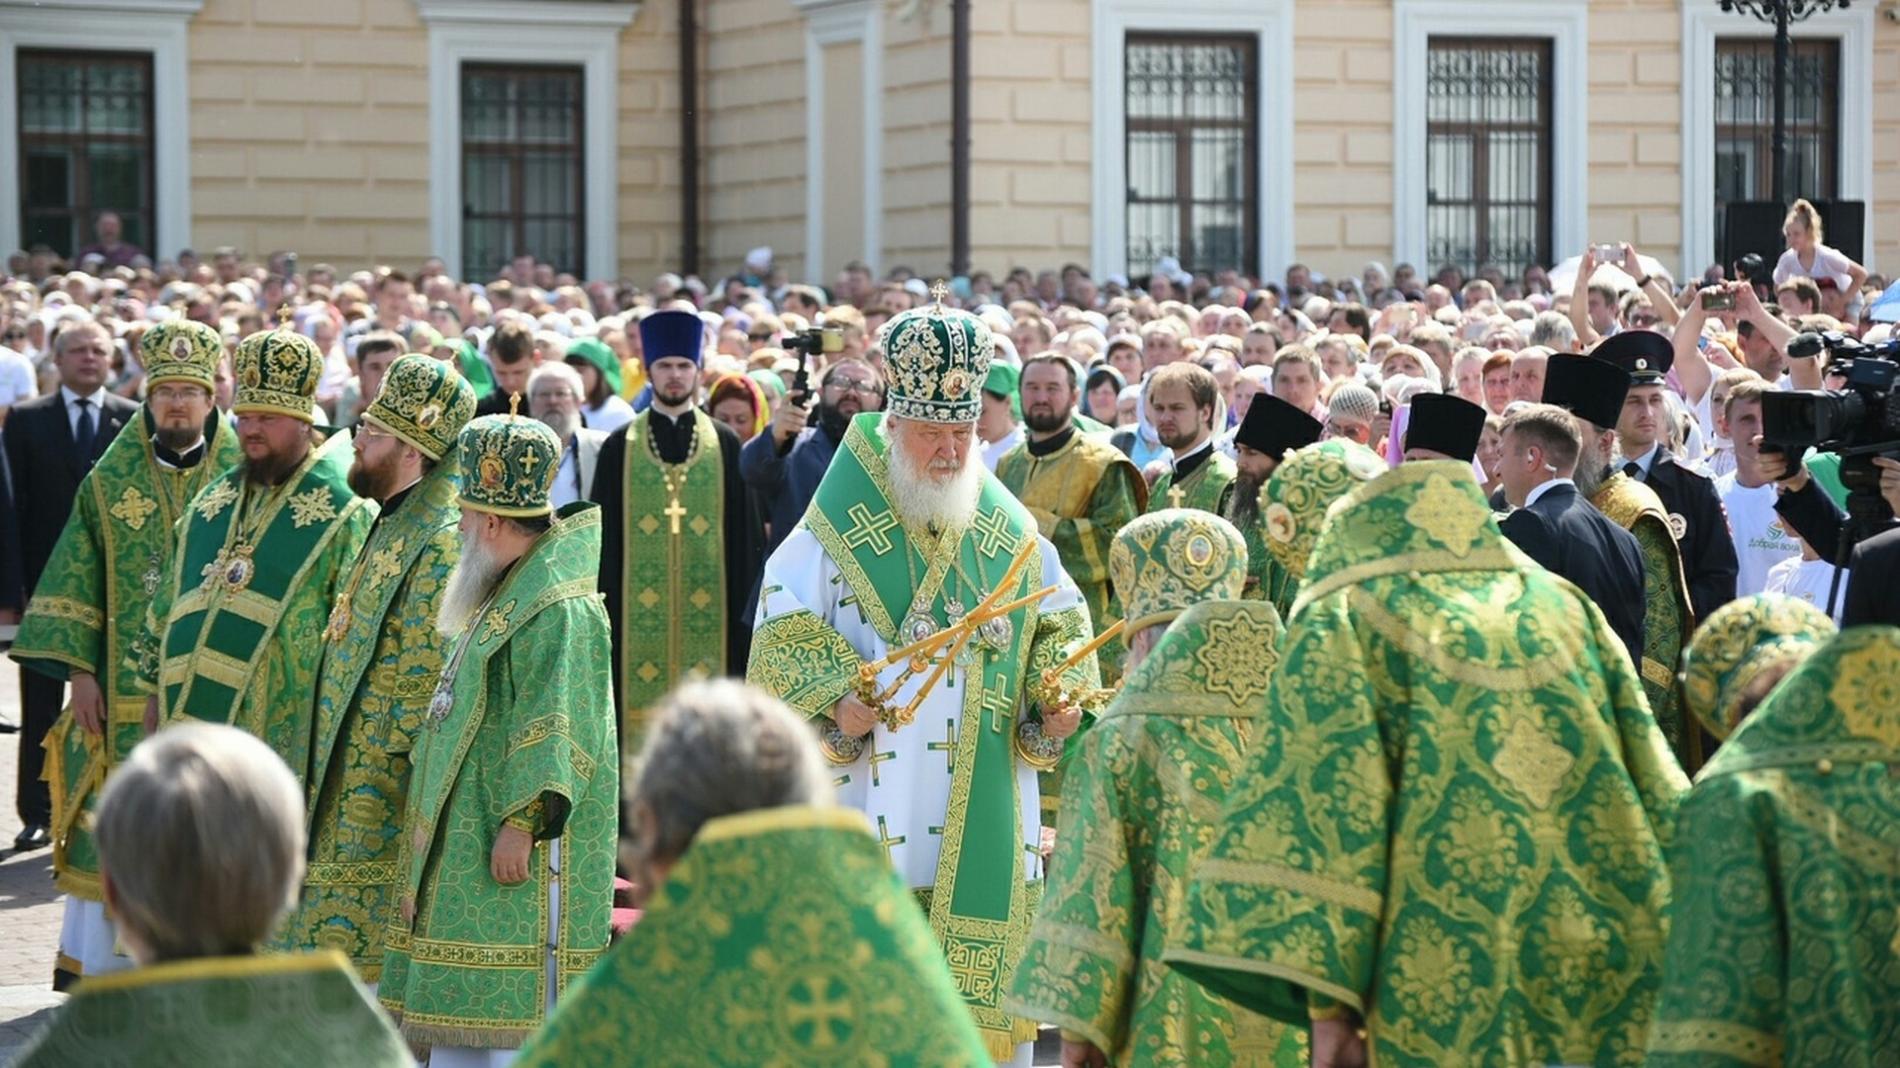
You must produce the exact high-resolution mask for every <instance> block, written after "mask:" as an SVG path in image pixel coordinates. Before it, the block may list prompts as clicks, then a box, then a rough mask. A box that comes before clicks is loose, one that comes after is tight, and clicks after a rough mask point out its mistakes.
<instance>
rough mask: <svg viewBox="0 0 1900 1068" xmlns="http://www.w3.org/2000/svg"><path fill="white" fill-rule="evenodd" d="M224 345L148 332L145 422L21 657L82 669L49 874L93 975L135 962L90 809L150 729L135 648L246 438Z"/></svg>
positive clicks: (82, 962)
mask: <svg viewBox="0 0 1900 1068" xmlns="http://www.w3.org/2000/svg"><path fill="white" fill-rule="evenodd" d="M223 355H224V342H223V340H222V339H221V338H220V337H219V336H218V332H217V331H216V330H213V329H212V328H211V327H208V326H205V325H204V324H202V323H196V322H192V321H191V320H189V319H183V318H179V319H172V320H168V321H166V322H163V323H159V324H156V325H154V326H153V327H152V328H151V329H149V330H147V331H146V332H145V335H144V337H143V338H142V339H141V340H140V342H139V356H140V360H141V362H142V363H143V364H144V365H145V371H146V382H147V386H148V388H147V392H146V403H145V407H144V408H143V409H142V410H141V415H140V423H141V425H142V426H143V427H144V428H145V429H144V433H142V434H121V435H120V436H119V437H117V438H116V439H114V440H113V443H112V444H111V445H110V446H109V447H108V448H107V449H106V451H105V454H104V455H103V456H101V457H99V462H98V463H97V464H95V465H94V466H93V469H92V471H91V472H90V473H89V474H87V476H86V478H85V480H84V481H82V482H81V483H80V485H79V493H78V497H77V499H76V500H75V501H74V502H73V513H72V517H71V518H70V519H68V520H67V522H66V529H65V530H63V531H61V532H60V538H59V541H58V542H57V543H56V544H55V545H54V547H53V554H52V556H51V558H50V559H48V560H47V563H46V570H45V572H43V573H42V574H41V576H40V582H39V585H38V587H36V588H35V590H34V593H33V601H32V603H31V604H29V605H28V606H27V610H26V616H25V618H24V619H22V620H21V621H20V632H19V636H18V637H17V638H15V639H14V642H13V651H12V656H13V659H14V660H15V661H17V662H18V663H19V664H20V665H21V666H22V667H23V668H25V669H26V670H28V671H38V672H40V673H42V674H45V675H51V676H53V677H54V678H62V679H63V678H68V677H70V678H71V679H72V681H73V707H72V708H71V709H70V710H69V712H68V714H66V715H64V716H61V717H60V718H59V721H58V722H57V723H55V724H54V726H53V729H52V730H51V731H50V732H49V733H48V735H47V740H46V767H47V771H46V777H47V781H48V783H49V784H50V785H51V788H52V798H53V825H52V830H53V874H54V878H55V880H56V881H57V883H58V885H59V888H60V889H61V890H63V891H65V892H66V894H67V895H68V896H67V898H66V919H65V922H64V924H63V925H62V929H61V934H60V951H59V952H60V960H59V966H58V972H60V973H65V974H66V975H68V976H77V975H96V974H99V973H101V972H106V971H112V970H114V969H116V968H123V967H126V966H127V965H128V964H129V963H130V962H129V961H128V960H127V959H126V958H125V957H124V956H121V955H119V954H118V953H117V952H115V951H114V947H113V942H114V936H113V932H112V925H111V923H110V922H108V921H107V919H106V916H105V909H104V906H103V905H102V904H101V901H102V898H101V895H100V890H99V858H98V856H97V855H96V853H95V852H94V848H93V841H92V832H91V829H90V827H91V820H92V811H93V804H94V801H95V799H96V798H97V796H98V792H99V788H100V786H102V785H103V784H104V782H105V779H106V777H107V776H108V775H110V774H111V771H112V769H113V768H114V767H116V766H117V765H118V764H119V762H120V761H122V760H124V759H125V755H126V754H127V753H129V752H131V750H132V747H133V746H134V745H137V744H138V742H139V739H141V738H143V737H144V736H145V731H144V727H143V721H144V715H145V694H143V693H141V692H140V690H139V688H138V684H137V678H136V675H135V673H134V672H133V670H132V668H131V665H130V664H129V663H128V662H127V660H126V655H127V652H128V650H129V648H130V647H131V644H132V642H133V641H134V640H135V639H136V638H137V637H138V635H139V633H140V632H141V631H142V630H143V629H144V625H145V608H146V605H147V604H148V603H149V602H150V600H151V598H152V594H153V593H154V592H155V591H156V590H157V589H158V585H159V582H160V581H161V580H162V579H163V578H164V575H165V571H166V569H167V567H168V566H169V565H170V563H171V556H172V544H173V539H174V537H175V536H176V534H177V530H176V524H177V522H178V519H179V517H180V516H181V515H182V514H183V513H184V510H185V504H186V502H188V501H190V500H191V498H192V497H193V496H194V495H195V494H196V493H197V492H198V490H199V489H200V488H201V487H202V486H204V484H205V483H206V482H207V481H209V480H210V479H212V478H213V477H216V476H217V475H219V474H222V473H223V472H224V470H225V469H226V468H228V467H230V466H231V465H232V464H234V463H236V462H237V458H238V447H237V438H236V435H234V434H233V433H232V432H231V430H230V428H228V427H226V426H225V425H224V421H223V419H221V418H220V417H219V415H218V410H217V407H216V405H215V404H213V402H212V378H213V375H214V374H215V372H216V370H217V366H218V361H219V359H221V358H222V357H223Z"/></svg>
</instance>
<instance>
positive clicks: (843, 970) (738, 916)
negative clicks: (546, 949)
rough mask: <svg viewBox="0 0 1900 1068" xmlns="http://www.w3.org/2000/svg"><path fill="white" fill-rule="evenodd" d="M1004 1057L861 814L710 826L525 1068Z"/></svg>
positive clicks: (744, 1066)
mask: <svg viewBox="0 0 1900 1068" xmlns="http://www.w3.org/2000/svg"><path fill="white" fill-rule="evenodd" d="M629 1058H632V1059H634V1060H637V1061H638V1062H639V1063H642V1064H652V1065H709V1066H717V1068H750V1066H752V1065H767V1064H769V1065H812V1066H820V1065H823V1066H832V1065H884V1066H887V1068H923V1066H935V1065H942V1066H945V1068H950V1066H962V1068H977V1066H987V1065H988V1064H989V1063H990V1058H989V1054H988V1052H987V1051H986V1050H985V1048H984V1046H983V1041H982V1039H981V1038H980V1037H978V1035H977V1032H976V1026H975V1025H974V1024H973V1023H971V1021H970V1014H969V1012H968V1011H967V1010H965V1009H964V1007H963V1003H962V1001H961V1000H960V999H959V998H958V997H957V990H956V986H955V985H954V984H953V983H952V982H951V979H950V972H949V969H948V968H946V967H945V966H944V959H943V953H942V951H941V950H939V949H938V948H937V943H936V939H934V938H932V937H931V934H930V928H929V927H928V926H927V925H926V924H925V923H924V918H923V916H922V914H920V913H919V912H918V911H917V906H916V904H915V903H914V902H913V901H912V900H911V897H910V893H909V892H908V891H907V890H906V889H905V888H904V885H903V883H902V881H901V880H899V879H898V878H897V876H896V875H895V873H893V872H892V871H891V866H890V863H889V862H888V861H886V860H885V859H884V851H883V849H881V848H880V847H879V846H878V843H877V839H876V838H874V837H873V836H872V835H871V834H870V833H869V827H868V826H867V824H866V823H865V821H864V816H863V814H862V813H859V812H854V811H852V810H850V809H842V808H805V807H789V808H771V809H761V810H758V811H755V812H747V813H743V814H740V815H736V816H726V817H723V818H721V819H715V820H712V821H709V822H708V823H707V824H706V825H705V826H704V827H701V828H700V830H699V833H698V834H697V835H695V836H694V837H693V844H692V847H691V848H689V849H688V850H687V851H686V855H685V856H684V857H682V858H680V861H679V863H678V865H677V866H675V867H674V868H673V870H672V871H671V872H670V873H669V874H668V875H667V878H666V882H665V883H664V884H663V885H662V886H661V887H660V889H659V890H658V891H657V893H656V894H655V896H654V899H653V900H652V901H651V902H650V903H649V904H648V907H647V910H646V914H645V915H644V916H642V917H641V919H640V922H639V924H637V925H636V926H635V927H634V929H633V932H632V934H630V935H628V936H627V938H626V939H625V940H623V942H622V943H621V944H620V945H618V946H616V947H615V948H614V949H613V950H612V951H611V952H609V953H608V954H607V957H606V959H604V960H602V961H601V962H600V963H599V964H598V965H596V966H595V968H594V970H593V971H591V972H589V973H588V974H587V976H586V977H585V978H583V979H582V980H581V981H580V982H579V983H578V984H576V985H575V987H574V988H573V989H572V990H571V991H570V992H569V993H568V995H567V998H566V1000H565V1001H563V1002H562V1004H561V1006H560V1008H559V1009H557V1010H556V1011H555V1013H554V1017H553V1018H552V1019H551V1020H549V1021H548V1025H547V1027H545V1028H543V1029H542V1030H541V1032H540V1033H539V1034H537V1035H536V1036H535V1037H534V1040H533V1041H532V1042H531V1043H529V1045H528V1046H527V1047H525V1048H524V1049H522V1051H521V1056H520V1059H518V1060H517V1061H516V1062H515V1064H516V1066H517V1068H555V1066H565V1065H595V1064H601V1065H604V1064H616V1063H627V1062H629Z"/></svg>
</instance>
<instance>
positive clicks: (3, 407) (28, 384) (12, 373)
mask: <svg viewBox="0 0 1900 1068" xmlns="http://www.w3.org/2000/svg"><path fill="white" fill-rule="evenodd" d="M34 379H35V376H34V374H33V361H32V360H29V359H27V358H26V355H25V354H24V353H20V352H15V351H14V350H12V349H10V348H7V347H6V346H5V345H0V423H5V422H6V419H7V412H8V411H10V410H12V408H13V406H14V405H15V404H18V403H20V402H21V401H23V400H32V399H33V398H34V397H36V396H38V395H39V384H38V383H37V382H36V381H35V380H34Z"/></svg>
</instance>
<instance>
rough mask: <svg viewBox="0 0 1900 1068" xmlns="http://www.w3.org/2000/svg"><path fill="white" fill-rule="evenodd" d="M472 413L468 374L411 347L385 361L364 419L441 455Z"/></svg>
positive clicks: (424, 450)
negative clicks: (392, 360)
mask: <svg viewBox="0 0 1900 1068" xmlns="http://www.w3.org/2000/svg"><path fill="white" fill-rule="evenodd" d="M474 415H475V388H474V387H473V386H471V385H469V384H468V379H466V378H463V377H462V375H461V372H459V371H457V370H456V369H455V368H454V367H452V366H450V365H449V364H446V363H443V362H442V361H441V360H438V359H436V358H435V357H433V356H424V355H422V354H420V353H415V352H411V353H409V354H407V355H404V356H399V357H397V358H396V362H395V363H392V364H390V365H389V371H388V373H386V374H385V375H384V376H383V388H382V390H381V391H380V392H378V393H377V394H376V399H375V400H373V401H371V402H370V405H369V408H368V409H366V410H365V411H364V412H363V420H364V422H368V423H374V424H376V425H377V426H379V427H381V428H382V429H384V430H387V431H389V432H390V433H391V434H394V435H396V436H397V437H398V438H401V439H402V440H403V441H404V442H406V443H408V444H410V445H413V446H415V448H416V451H418V452H420V453H422V455H424V456H427V457H428V458H429V459H431V460H440V459H441V458H442V457H443V456H444V455H445V454H447V453H448V451H449V450H450V449H452V448H454V447H455V438H456V435H458V434H460V433H461V432H462V427H463V426H465V425H467V423H468V421H469V420H470V419H471V418H473V417H474Z"/></svg>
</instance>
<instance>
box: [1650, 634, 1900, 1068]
mask: <svg viewBox="0 0 1900 1068" xmlns="http://www.w3.org/2000/svg"><path fill="white" fill-rule="evenodd" d="M1804 607H1806V606H1804ZM1710 618H1711V619H1713V618H1714V617H1713V616H1711V617H1710ZM1896 767H1900V630H1896V629H1894V628H1892V627H1877V626H1869V627H1855V628H1852V629H1850V630H1847V631H1845V632H1843V633H1842V634H1841V635H1840V636H1839V637H1837V638H1835V639H1833V640H1832V641H1831V642H1829V643H1828V644H1826V645H1825V646H1823V647H1821V649H1820V650H1819V651H1817V652H1815V653H1814V654H1813V655H1812V656H1810V657H1808V659H1807V660H1806V662H1805V663H1803V664H1802V665H1801V666H1800V667H1798V668H1796V669H1795V670H1794V672H1793V673H1792V674H1790V675H1788V677H1786V678H1785V679H1783V680H1782V681H1781V682H1780V683H1779V684H1778V685H1777V686H1776V687H1775V688H1774V690H1773V691H1771V692H1770V693H1769V695H1768V697H1767V699H1766V700H1764V701H1763V702H1762V703H1761V705H1760V706H1759V707H1758V708H1756V709H1755V711H1754V712H1753V713H1752V714H1750V715H1749V716H1748V718H1747V719H1745V720H1743V721H1742V724H1741V726H1740V727H1738V728H1736V730H1735V733H1734V734H1733V736H1731V737H1730V738H1729V739H1728V741H1726V742H1724V743H1722V747H1721V748H1720V749H1718V750H1716V752H1715V756H1714V757H1713V758H1712V759H1711V760H1710V761H1709V763H1708V765H1707V766H1706V767H1704V768H1703V769H1702V774H1701V775H1700V776H1699V777H1698V778H1697V780H1696V784H1695V788H1694V789H1692V790H1691V791H1690V792H1689V797H1688V799H1687V800H1685V801H1684V802H1683V804H1682V809H1681V813H1680V815H1679V817H1678V820H1679V823H1678V831H1679V833H1678V836H1677V841H1676V844H1675V846H1674V847H1673V848H1672V850H1671V852H1672V857H1671V860H1672V868H1673V870H1674V876H1675V893H1674V900H1673V901H1672V903H1671V905H1670V924H1669V949H1668V957H1667V966H1666V968H1665V972H1664V982H1663V989H1662V997H1661V1000H1660V1003H1659V1004H1658V1006H1657V1012H1656V1027H1655V1032H1654V1035H1653V1037H1652V1038H1651V1040H1650V1046H1649V1061H1648V1063H1649V1064H1651V1065H1654V1066H1657V1068H1677V1066H1683V1068H1687V1066H1689V1065H1695V1066H1698V1068H1743V1066H1748V1068H1776V1066H1780V1065H1817V1066H1818V1065H1826V1066H1828V1068H1876V1066H1884V1065H1893V1064H1900V778H1896V777H1895V774H1894V770H1895V768H1896Z"/></svg>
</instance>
